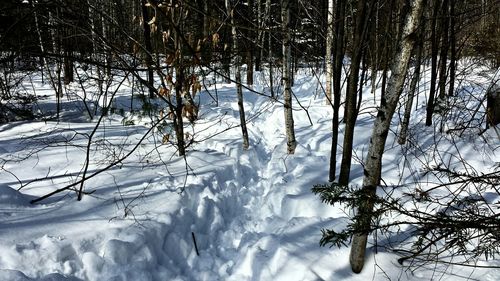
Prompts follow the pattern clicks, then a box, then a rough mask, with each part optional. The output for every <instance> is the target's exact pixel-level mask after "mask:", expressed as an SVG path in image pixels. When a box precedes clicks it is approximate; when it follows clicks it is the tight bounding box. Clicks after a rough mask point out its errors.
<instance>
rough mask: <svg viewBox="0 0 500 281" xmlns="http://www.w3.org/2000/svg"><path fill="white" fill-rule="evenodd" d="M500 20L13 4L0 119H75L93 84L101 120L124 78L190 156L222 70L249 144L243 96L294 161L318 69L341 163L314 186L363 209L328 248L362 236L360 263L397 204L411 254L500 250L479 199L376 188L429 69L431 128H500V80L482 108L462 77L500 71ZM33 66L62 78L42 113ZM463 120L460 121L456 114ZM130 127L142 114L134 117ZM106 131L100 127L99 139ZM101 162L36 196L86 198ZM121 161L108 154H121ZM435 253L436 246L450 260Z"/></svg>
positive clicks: (2, 7)
mask: <svg viewBox="0 0 500 281" xmlns="http://www.w3.org/2000/svg"><path fill="white" fill-rule="evenodd" d="M499 15H500V2H499V1H497V0H472V1H466V0H462V1H454V0H416V1H405V0H369V1H355V0H351V1H343V0H321V1H319V0H312V1H303V0H280V1H275V0H242V1H236V0H224V1H222V0H213V1H212V0H211V1H209V0H167V1H162V0H141V1H137V0H136V1H132V0H110V1H106V0H24V1H21V0H2V2H1V3H0V71H1V73H0V124H6V123H10V122H16V121H20V120H44V121H47V120H51V121H63V120H64V115H63V113H64V110H65V108H64V107H63V105H62V103H61V99H64V98H65V96H67V95H68V93H69V92H70V91H72V89H73V90H74V89H75V88H76V89H78V90H79V91H82V92H83V97H82V99H83V104H84V105H85V106H84V108H82V110H81V112H80V113H79V114H81V115H82V116H85V117H86V118H88V120H92V121H94V122H97V125H96V128H97V127H98V126H99V124H100V123H101V121H102V118H103V117H104V116H107V115H109V114H112V113H118V112H119V111H120V109H119V108H117V107H116V106H115V94H116V90H114V85H115V83H117V81H122V82H119V83H123V82H124V81H126V80H127V81H132V84H133V85H134V86H133V87H132V92H131V101H132V103H133V102H137V103H140V104H142V108H141V110H140V112H131V113H130V114H132V115H133V114H142V115H147V116H148V118H150V119H151V120H152V121H151V123H150V126H151V128H155V130H158V131H160V133H161V135H162V141H161V142H162V143H163V144H171V145H172V146H173V147H175V149H176V152H177V155H178V156H179V157H185V155H186V154H187V153H189V150H190V149H191V145H192V144H193V143H194V142H195V141H194V138H193V136H192V135H190V134H189V133H188V131H189V130H188V129H189V126H194V125H195V124H197V122H199V120H200V118H201V116H202V115H201V113H200V112H201V111H202V108H201V107H202V106H204V105H202V104H200V101H199V95H201V93H202V92H204V93H205V94H208V95H209V96H210V98H211V99H212V100H213V102H214V103H213V106H214V107H216V106H218V102H219V101H218V96H217V91H215V92H211V91H209V90H208V88H209V87H210V86H212V85H214V84H217V83H221V81H223V82H222V83H235V84H236V93H235V96H234V100H235V102H236V103H237V105H238V113H239V122H240V123H239V127H240V128H241V135H242V137H241V138H242V145H241V149H242V150H244V151H245V150H248V149H249V147H250V146H251V143H252V140H251V138H252V135H251V134H249V132H248V130H247V123H248V122H249V120H248V116H247V115H246V112H245V110H246V108H245V106H244V105H245V99H246V98H247V96H246V95H245V94H244V92H245V93H251V94H253V95H258V96H264V97H266V98H268V99H269V100H272V101H273V102H277V103H279V104H280V105H281V106H282V108H283V115H282V116H283V134H284V135H285V136H286V144H287V148H286V151H287V153H288V154H290V157H292V155H293V154H294V153H295V152H296V149H297V140H296V132H295V129H296V128H295V126H294V113H295V111H294V110H304V111H307V110H308V109H307V108H305V107H304V106H303V105H302V104H300V103H299V104H296V103H298V99H297V97H296V96H295V93H294V92H293V90H292V87H293V85H294V83H295V82H296V81H295V77H296V75H297V73H298V71H299V70H300V69H308V70H310V71H311V72H310V73H311V74H310V75H311V79H318V81H320V83H321V94H322V95H321V98H322V99H324V102H323V104H325V106H327V107H331V109H332V111H333V115H332V116H331V119H330V120H329V122H331V127H332V134H331V135H330V136H328V138H331V154H330V155H325V156H327V157H328V158H329V162H328V161H327V162H328V163H325V165H329V173H328V175H325V178H324V181H325V182H326V184H324V185H320V186H316V187H315V188H314V189H313V191H314V192H315V193H318V194H319V195H320V197H321V199H322V200H323V201H324V202H326V203H330V204H337V203H342V204H346V205H348V206H350V207H352V209H354V210H356V215H353V216H352V221H351V224H349V226H348V227H347V228H346V229H345V230H343V231H340V232H339V231H337V232H335V231H331V230H323V238H322V240H321V244H322V245H337V246H338V245H342V244H349V243H351V242H352V251H351V266H352V269H353V271H354V272H360V271H361V270H362V268H363V263H364V256H365V249H366V247H367V239H368V235H370V234H371V233H373V232H374V231H379V230H380V231H383V230H387V229H388V228H390V227H393V226H394V225H391V224H390V223H389V224H385V225H384V224H383V223H380V221H379V220H378V219H379V218H380V216H381V215H382V214H383V213H384V212H388V211H391V212H396V213H398V214H405V215H407V216H409V217H411V218H412V219H414V226H415V229H416V230H415V233H416V234H415V235H416V236H418V237H419V240H418V241H417V242H415V247H414V248H412V251H410V252H404V253H403V254H402V258H401V260H400V262H401V263H403V262H404V261H405V260H407V259H410V258H415V257H419V256H421V255H423V254H424V253H425V254H427V253H428V252H427V251H428V250H429V249H434V248H435V247H437V245H441V244H440V243H443V245H444V246H443V247H444V248H446V249H447V250H450V251H451V252H452V254H457V253H463V251H465V249H467V247H466V246H463V245H462V244H460V242H458V241H464V240H466V239H468V238H470V237H475V238H477V237H485V239H486V240H487V242H484V243H485V244H484V245H483V246H484V247H477V248H474V249H472V250H470V252H469V253H471V256H474V257H475V256H481V255H489V254H491V253H492V252H495V253H497V254H498V253H499V249H498V243H500V240H499V238H498V235H497V234H494V233H492V230H491V229H485V227H484V226H485V225H486V226H491V225H494V224H495V223H498V222H497V221H496V214H495V212H493V211H492V212H491V213H487V214H486V213H484V212H483V211H484V210H477V211H471V210H472V209H473V207H474V206H477V205H474V206H472V205H473V204H472V203H471V204H472V205H471V208H470V209H468V208H467V207H464V209H463V210H462V211H463V213H459V214H462V215H463V216H462V218H464V217H465V215H464V214H467V216H466V217H467V220H466V221H464V220H458V219H457V217H458V215H457V213H454V214H445V212H442V213H439V212H437V213H436V214H433V215H430V214H429V215H426V214H421V213H412V212H410V211H408V210H407V209H405V207H403V206H402V205H399V203H398V201H397V200H396V199H394V198H386V197H385V198H381V197H378V196H377V191H378V190H379V188H380V187H381V186H385V184H384V182H383V174H382V173H383V172H382V167H383V163H382V156H383V154H384V149H385V146H386V140H387V137H388V135H389V134H391V132H390V126H391V122H394V118H393V116H395V115H397V111H398V110H399V113H400V115H401V118H400V120H399V122H400V123H399V124H400V125H399V126H400V129H399V131H398V132H397V137H398V138H397V142H398V143H399V144H400V145H402V146H404V145H405V144H408V142H409V143H410V144H408V145H414V143H415V142H418V141H417V140H415V136H413V139H412V136H411V135H410V134H409V133H408V132H409V127H411V125H412V122H416V121H414V120H411V118H410V116H411V112H412V110H415V108H414V99H415V98H417V97H418V95H419V91H421V89H420V87H419V85H420V83H421V82H420V81H421V79H422V77H423V76H424V72H425V70H426V69H427V70H430V77H428V79H427V77H426V79H427V80H426V81H425V83H426V85H425V91H426V94H425V97H426V105H425V113H426V116H425V126H428V127H429V126H434V127H435V128H436V129H435V131H436V132H439V133H442V134H444V135H446V134H451V133H454V134H462V133H463V132H464V131H466V130H469V131H474V134H475V135H481V134H482V133H484V131H485V130H487V129H488V128H489V126H493V127H494V126H495V125H497V124H498V123H500V121H499V120H500V113H499V110H498V108H499V104H500V96H499V88H500V86H499V85H500V84H499V82H498V81H491V83H490V84H491V87H490V88H489V89H487V91H486V90H485V91H484V93H483V94H484V95H482V96H481V97H474V99H477V100H481V101H480V102H479V103H478V104H480V106H478V107H477V108H472V109H471V108H467V106H466V105H463V104H460V103H459V102H454V100H455V97H456V96H457V94H458V92H459V90H460V91H462V90H461V89H462V86H463V85H462V81H461V80H460V79H464V78H463V75H460V71H462V70H461V69H460V68H459V65H465V68H467V67H468V66H467V63H468V62H470V63H471V64H475V65H480V66H482V67H485V68H487V69H490V70H495V69H496V71H498V68H499V67H500V16H499ZM257 72H259V73H263V74H264V77H265V79H264V80H265V84H266V90H260V89H257V88H256V87H254V84H255V83H254V77H255V73H257ZM31 73H41V75H42V77H43V81H44V83H46V84H49V85H50V86H51V89H53V95H54V96H55V97H56V100H57V106H56V110H55V111H40V110H36V107H35V106H33V105H34V104H36V102H37V98H39V97H37V96H36V95H35V94H34V93H33V92H31V90H30V91H27V90H24V89H22V88H21V87H20V84H21V83H22V81H24V80H26V79H29V76H30V74H31ZM82 73H85V76H82ZM213 77H215V78H214V79H212V78H213ZM499 77H500V76H499ZM89 85H90V86H91V87H94V88H95V89H97V90H96V91H95V96H94V95H90V93H89V95H87V92H86V91H89V87H90V86H89ZM367 85H370V86H369V89H368V90H366V89H365V88H366V86H367ZM34 91H35V92H36V89H34ZM367 93H369V94H367ZM376 95H377V96H378V95H379V96H380V98H379V100H377V101H378V103H377V105H376V107H377V108H376V112H377V113H376V116H372V117H371V120H372V122H373V127H372V128H373V132H372V134H371V141H370V144H369V146H368V149H367V152H366V155H363V156H362V157H363V159H364V160H363V164H362V169H363V183H362V186H360V187H359V188H358V187H354V186H352V185H351V184H350V183H351V179H352V175H351V168H352V166H353V164H352V162H353V161H354V159H355V157H357V156H355V155H353V145H354V140H355V139H356V130H355V129H356V126H357V120H358V117H359V116H360V114H363V112H361V111H362V110H361V105H362V101H364V100H369V99H375V96H376ZM134 100H135V101H134ZM485 106H486V107H487V108H484V107H485ZM122 110H123V109H122ZM130 110H131V111H132V108H131V109H130ZM314 110H316V109H314ZM478 112H480V113H478ZM483 112H484V114H483ZM121 114H122V115H123V112H121ZM456 116H462V117H456ZM463 116H465V117H463ZM447 118H448V119H447ZM452 118H455V119H454V120H453V122H454V126H453V127H451V126H448V125H446V121H447V120H451V119H452ZM457 118H463V119H462V120H458V119H457ZM124 120H125V119H124ZM457 120H458V121H457ZM167 121H168V123H167ZM127 122H130V124H129V123H127ZM124 124H126V125H133V120H128V119H127V120H125V121H124ZM167 124H168V125H167ZM311 125H312V122H311ZM169 126H171V128H170V127H169ZM167 127H168V129H167ZM483 127H484V129H483ZM94 132H95V130H94ZM94 132H92V133H91V134H90V135H89V136H88V147H87V148H88V150H90V149H89V147H90V146H91V144H92V138H93V136H94ZM340 132H342V134H340ZM123 157H127V155H125V156H123ZM90 158H91V155H90V154H89V153H88V152H87V153H86V161H85V164H84V166H83V167H82V174H83V175H82V176H81V177H80V178H79V179H78V180H76V181H75V182H73V183H70V184H68V185H66V186H61V187H57V188H55V190H54V192H51V193H49V194H47V195H45V196H43V197H41V198H37V199H34V200H33V203H36V202H39V201H42V200H44V199H46V198H48V197H50V196H52V195H54V194H57V193H59V192H61V191H64V190H68V189H75V190H76V192H77V193H78V200H81V199H82V197H83V196H85V194H86V192H85V189H84V183H85V181H86V179H88V178H89V176H93V175H95V174H91V172H90V169H89V162H90ZM121 159H122V158H117V159H116V161H115V162H113V163H112V164H110V165H111V166H112V165H119V163H120V162H121V161H122V160H121ZM187 166H188V165H187V164H186V167H187ZM464 166H465V165H464ZM435 168H436V169H435V170H434V172H436V173H438V174H440V175H443V177H444V176H448V177H449V178H450V179H451V180H457V181H460V182H461V183H463V184H464V186H465V184H466V183H474V184H477V186H479V187H478V188H479V189H481V190H483V188H487V187H488V186H492V185H496V186H497V185H498V181H499V178H500V175H499V174H498V172H495V173H492V174H490V175H489V176H488V177H480V176H479V175H477V174H474V173H468V172H459V171H456V170H454V169H453V168H450V167H446V163H444V164H443V163H438V164H437V165H436V167H435ZM105 169H108V168H104V169H103V170H105ZM186 169H187V168H186ZM187 170H188V169H187ZM313 184H314V183H311V186H312V185H313ZM440 184H443V185H445V184H446V183H440ZM420 195H421V194H420ZM393 199H394V200H393ZM455 199H456V198H452V199H449V200H448V199H447V200H444V201H442V200H441V199H439V198H428V200H429V202H431V203H433V204H437V205H440V206H451V205H454V204H458V203H457V202H456V201H455ZM462 203H463V202H461V203H460V204H462ZM469 203H470V202H469ZM463 204H465V205H466V203H463ZM401 224H403V222H401ZM496 228H498V226H496ZM470 229H475V230H478V232H474V233H472V232H468V230H470ZM443 233H445V234H443ZM193 235H194V234H193ZM453 235H456V236H453ZM447 237H453V238H454V239H455V240H453V239H448V238H447ZM351 239H352V240H351ZM486 240H485V241H486ZM439 251H440V250H439V249H437V250H436V251H434V252H433V254H432V255H431V254H429V256H428V257H430V256H432V258H436V259H438V256H439ZM436 253H437V254H436ZM434 254H436V255H435V256H434Z"/></svg>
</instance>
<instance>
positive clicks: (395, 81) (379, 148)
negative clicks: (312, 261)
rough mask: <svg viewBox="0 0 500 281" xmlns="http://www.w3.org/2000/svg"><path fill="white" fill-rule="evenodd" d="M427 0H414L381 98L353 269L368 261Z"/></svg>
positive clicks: (353, 250)
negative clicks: (386, 159) (395, 119)
mask: <svg viewBox="0 0 500 281" xmlns="http://www.w3.org/2000/svg"><path fill="white" fill-rule="evenodd" d="M424 2H425V0H415V1H413V2H412V7H411V11H410V13H409V14H408V16H407V18H406V20H405V25H404V28H403V31H402V32H403V36H402V39H401V42H400V44H399V46H398V50H397V51H396V54H395V58H394V60H393V64H392V67H391V73H392V75H391V77H390V79H389V83H388V87H387V93H386V95H385V97H384V98H383V100H382V101H381V105H380V108H379V110H378V114H377V117H376V119H375V124H374V128H373V131H372V136H371V140H370V146H369V149H368V155H367V156H366V163H365V168H364V178H363V187H362V190H363V192H364V194H365V195H366V196H365V197H364V198H365V199H364V201H363V202H361V203H360V206H359V207H358V222H357V223H359V227H360V228H359V232H358V233H357V234H355V235H354V236H353V240H352V246H351V253H350V260H349V261H350V263H351V268H352V271H353V272H355V273H359V272H361V270H362V269H363V266H364V261H365V252H366V243H367V239H368V233H369V230H370V224H371V220H372V211H373V206H374V202H373V201H374V200H373V199H374V197H375V193H376V189H377V185H378V181H379V178H380V171H381V170H382V155H383V153H384V147H385V142H386V140H387V136H388V134H389V127H390V124H391V119H392V116H393V115H394V111H395V110H396V106H397V104H398V100H399V97H400V95H401V92H402V88H403V83H404V80H405V77H406V72H407V69H408V62H409V60H410V56H411V53H412V49H413V46H414V43H415V37H416V36H414V35H415V31H416V29H417V27H418V25H419V22H420V19H421V18H422V13H421V11H422V9H423V7H422V6H423V5H424Z"/></svg>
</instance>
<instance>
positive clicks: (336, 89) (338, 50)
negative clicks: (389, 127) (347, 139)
mask: <svg viewBox="0 0 500 281" xmlns="http://www.w3.org/2000/svg"><path fill="white" fill-rule="evenodd" d="M335 9H336V11H335V21H336V25H335V63H334V65H333V67H334V68H333V75H334V78H333V119H332V147H331V153H330V170H329V176H328V179H329V181H330V182H333V181H335V177H336V175H335V174H336V170H337V145H338V138H339V136H338V135H339V110H340V97H341V95H342V93H341V91H342V65H343V61H344V55H345V52H344V51H345V48H344V31H345V26H344V25H345V9H346V1H344V0H337V5H336V8H335Z"/></svg>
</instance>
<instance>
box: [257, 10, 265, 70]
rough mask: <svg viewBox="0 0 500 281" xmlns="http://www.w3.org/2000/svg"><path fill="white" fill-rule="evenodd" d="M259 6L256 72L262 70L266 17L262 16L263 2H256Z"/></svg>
mask: <svg viewBox="0 0 500 281" xmlns="http://www.w3.org/2000/svg"><path fill="white" fill-rule="evenodd" d="M256 5H257V27H258V29H259V30H258V31H257V42H256V45H257V48H258V49H257V52H256V53H255V71H261V70H262V64H261V62H262V57H263V51H264V16H263V14H262V0H257V1H256Z"/></svg>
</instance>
